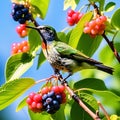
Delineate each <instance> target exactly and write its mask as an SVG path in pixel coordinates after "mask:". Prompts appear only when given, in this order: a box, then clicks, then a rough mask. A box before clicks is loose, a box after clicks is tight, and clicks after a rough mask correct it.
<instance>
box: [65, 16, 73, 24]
mask: <svg viewBox="0 0 120 120" xmlns="http://www.w3.org/2000/svg"><path fill="white" fill-rule="evenodd" d="M67 22H68V24H69V25H70V26H73V25H74V24H75V22H74V20H73V19H72V17H69V16H68V17H67Z"/></svg>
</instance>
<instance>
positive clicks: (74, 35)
mask: <svg viewBox="0 0 120 120" xmlns="http://www.w3.org/2000/svg"><path fill="white" fill-rule="evenodd" d="M91 17H92V12H88V13H86V14H85V15H84V16H83V17H82V18H81V20H80V21H79V22H78V24H77V25H76V27H75V28H74V29H73V30H72V32H71V35H70V39H69V45H70V46H72V47H73V48H77V46H78V43H79V40H80V38H81V36H82V34H83V29H84V25H85V23H86V22H88V21H89V20H90V19H91Z"/></svg>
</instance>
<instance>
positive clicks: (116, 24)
mask: <svg viewBox="0 0 120 120" xmlns="http://www.w3.org/2000/svg"><path fill="white" fill-rule="evenodd" d="M119 19H120V8H119V9H117V10H116V11H115V12H114V14H113V16H112V18H111V24H112V25H113V26H114V27H115V28H116V29H120V22H119Z"/></svg>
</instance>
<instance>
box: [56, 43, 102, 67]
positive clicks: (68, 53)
mask: <svg viewBox="0 0 120 120" xmlns="http://www.w3.org/2000/svg"><path fill="white" fill-rule="evenodd" d="M55 49H56V50H57V52H58V53H59V54H60V55H61V57H67V58H71V59H75V60H77V61H79V62H87V63H89V64H93V65H94V64H102V63H100V62H98V61H96V60H93V59H91V58H89V57H88V56H86V55H85V54H83V53H81V52H80V51H78V50H76V49H74V48H72V47H71V46H69V45H68V44H66V43H63V42H56V45H55Z"/></svg>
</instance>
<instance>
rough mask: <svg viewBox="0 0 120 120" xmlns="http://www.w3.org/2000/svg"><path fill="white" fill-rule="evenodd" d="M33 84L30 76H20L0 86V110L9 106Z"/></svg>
mask: <svg viewBox="0 0 120 120" xmlns="http://www.w3.org/2000/svg"><path fill="white" fill-rule="evenodd" d="M34 84H35V81H34V80H33V79H32V78H20V79H15V80H13V81H9V82H7V83H6V84H4V85H3V86H2V87H0V110H2V109H4V108H6V107H7V106H9V105H10V104H11V103H12V102H14V101H15V100H16V99H17V98H18V97H19V96H21V95H22V94H23V93H24V92H25V91H26V90H28V89H29V88H30V87H32V86H33V85H34Z"/></svg>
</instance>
